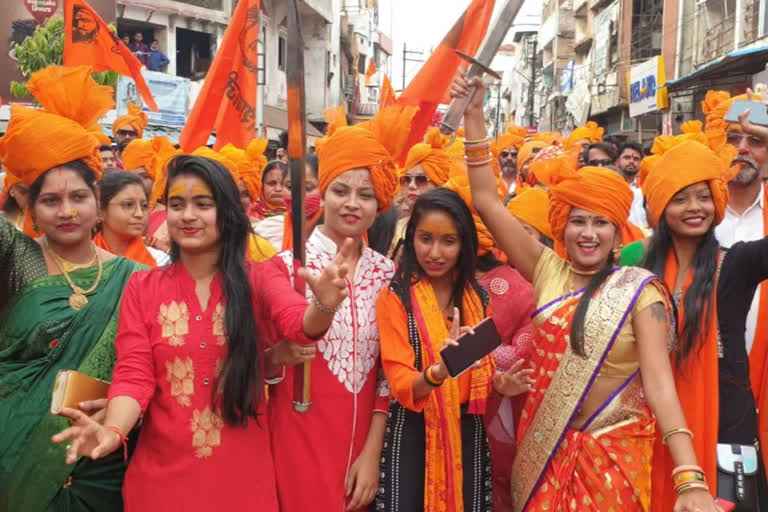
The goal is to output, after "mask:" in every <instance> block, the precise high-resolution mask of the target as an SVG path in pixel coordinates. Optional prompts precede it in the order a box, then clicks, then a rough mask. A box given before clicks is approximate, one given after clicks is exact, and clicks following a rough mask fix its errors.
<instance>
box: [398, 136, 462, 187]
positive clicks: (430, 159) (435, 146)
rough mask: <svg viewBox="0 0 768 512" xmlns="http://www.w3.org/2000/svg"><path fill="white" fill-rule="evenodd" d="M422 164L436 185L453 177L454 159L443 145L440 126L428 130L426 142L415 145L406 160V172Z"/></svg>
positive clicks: (440, 184)
mask: <svg viewBox="0 0 768 512" xmlns="http://www.w3.org/2000/svg"><path fill="white" fill-rule="evenodd" d="M419 164H421V166H422V167H423V168H424V174H426V175H427V178H429V181H431V182H432V183H434V184H435V185H437V186H438V187H439V186H442V185H443V184H444V183H445V182H446V181H448V179H449V178H450V177H451V167H452V165H453V161H452V160H451V157H450V156H449V155H448V152H447V151H446V150H445V148H444V147H443V138H442V136H441V135H440V129H439V128H434V127H433V128H430V129H429V130H427V135H426V142H422V143H420V144H416V145H414V146H413V147H412V148H411V150H410V151H408V157H407V158H406V160H405V167H404V169H405V172H408V171H409V170H411V169H412V168H414V167H415V166H417V165H419Z"/></svg>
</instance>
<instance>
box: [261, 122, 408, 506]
mask: <svg viewBox="0 0 768 512" xmlns="http://www.w3.org/2000/svg"><path fill="white" fill-rule="evenodd" d="M414 112H415V110H414V109H410V108H409V109H404V110H403V109H402V108H401V107H389V108H388V109H384V110H382V111H381V113H380V114H379V116H377V117H376V118H374V120H373V121H372V123H369V124H364V125H362V126H360V125H357V126H354V127H348V126H338V124H337V123H330V125H329V130H328V136H327V137H326V138H325V139H322V140H319V141H318V142H317V152H318V156H319V161H320V169H319V183H318V185H319V189H320V194H321V196H322V197H323V200H324V205H325V213H324V221H323V224H322V225H321V226H318V227H317V228H315V230H314V231H313V232H312V235H311V236H310V238H309V240H308V241H307V243H306V255H307V262H306V263H307V269H308V270H309V271H310V272H311V273H313V274H315V275H317V274H320V273H321V272H322V271H323V269H324V268H326V266H327V265H328V264H329V263H331V262H332V261H333V258H334V257H335V255H336V252H337V250H338V249H337V248H339V247H341V243H342V241H343V240H344V239H345V238H347V239H353V240H354V249H355V250H354V260H355V263H354V264H352V262H350V263H351V264H350V269H354V271H352V270H350V274H349V279H348V286H349V299H348V300H345V301H344V302H343V303H342V304H341V309H340V310H339V312H338V313H337V314H336V316H335V317H334V321H333V324H332V325H331V328H330V329H329V330H328V332H327V333H326V335H325V336H324V337H323V338H322V339H321V340H320V341H319V342H318V343H317V352H318V353H317V355H316V356H314V353H315V351H314V348H312V349H309V348H307V349H305V350H307V351H308V352H309V353H310V354H312V355H311V356H309V357H308V359H310V358H311V359H312V362H311V402H312V405H311V407H310V409H309V411H307V412H305V413H298V412H296V411H295V410H294V408H293V405H292V400H293V389H294V386H293V380H294V376H295V374H296V371H297V370H298V371H302V367H298V368H297V370H296V369H294V368H289V369H288V371H287V372H286V379H285V382H283V383H281V384H280V385H278V386H275V387H274V388H273V391H271V393H270V408H269V409H270V410H269V412H270V427H271V429H272V433H273V434H272V437H273V450H274V453H275V468H276V470H277V487H278V495H279V499H280V510H281V512H304V511H306V510H318V511H323V512H325V511H329V512H331V511H338V512H341V511H344V510H364V509H367V507H368V505H369V504H370V503H371V501H373V498H374V496H375V494H376V489H377V488H378V485H379V461H380V457H381V449H382V443H383V440H384V431H385V428H386V423H387V413H388V412H389V386H388V385H387V384H386V380H385V379H384V376H383V372H382V370H381V360H380V358H379V330H378V327H377V323H376V310H375V307H376V298H377V297H378V294H379V291H380V290H381V289H382V288H383V287H385V286H386V285H387V283H388V282H389V280H390V279H391V278H392V275H393V274H394V271H395V268H394V264H393V263H392V261H390V260H389V259H387V258H385V257H384V256H382V255H380V254H378V253H377V252H375V251H373V250H372V249H370V248H368V247H366V246H365V243H364V240H363V235H364V234H365V233H366V231H367V230H368V228H369V227H370V226H371V224H373V221H374V218H375V217H376V214H377V213H378V212H381V211H384V210H386V209H387V208H389V206H390V205H391V204H392V199H393V197H394V190H395V187H396V186H397V174H396V170H395V165H394V161H393V159H392V156H391V153H390V148H391V147H392V146H391V143H392V142H393V141H392V140H391V139H393V138H398V137H407V135H408V130H407V126H408V124H409V123H410V119H411V117H412V116H413V113H414ZM342 119H343V118H342V117H339V121H341V120H342ZM395 123H403V124H404V125H405V126H406V129H398V130H390V131H388V132H387V133H396V135H395V136H394V137H389V138H387V137H383V136H382V135H383V134H380V133H377V132H376V131H375V130H374V129H373V127H375V126H376V125H377V124H378V125H379V126H381V125H382V124H383V125H385V126H387V127H388V128H390V129H391V128H395V126H394V125H395ZM342 124H343V123H342ZM377 135H378V136H377ZM273 262H274V263H275V264H276V265H277V266H279V267H280V268H281V270H282V271H283V272H285V274H286V275H287V276H290V277H291V278H293V277H294V276H293V274H294V272H293V251H285V252H282V253H280V255H279V256H278V257H277V258H275V259H274V260H273ZM308 298H309V297H308ZM293 341H296V340H293ZM294 346H295V345H294ZM283 348H284V344H281V347H280V348H278V349H277V350H276V351H275V352H279V351H281V350H282V349H283ZM275 362H278V361H275ZM297 482H301V492H297V491H298V488H297Z"/></svg>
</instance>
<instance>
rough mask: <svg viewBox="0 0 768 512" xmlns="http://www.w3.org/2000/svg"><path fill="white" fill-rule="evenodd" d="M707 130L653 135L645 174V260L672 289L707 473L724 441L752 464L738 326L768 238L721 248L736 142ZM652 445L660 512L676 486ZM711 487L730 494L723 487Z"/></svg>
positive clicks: (686, 389)
mask: <svg viewBox="0 0 768 512" xmlns="http://www.w3.org/2000/svg"><path fill="white" fill-rule="evenodd" d="M699 124H700V123H699ZM710 135H711V134H707V133H704V132H701V129H700V126H699V127H698V131H689V132H687V133H684V134H683V135H679V136H677V137H658V138H657V140H656V142H655V143H654V153H655V155H654V156H653V157H650V158H649V161H648V162H646V163H645V164H644V168H645V172H643V175H642V176H641V178H642V182H641V186H642V189H643V195H644V196H645V197H646V200H647V202H648V207H649V211H650V216H651V217H652V220H653V222H654V223H656V224H657V226H658V227H657V229H656V230H655V232H654V234H653V236H652V237H651V238H650V241H649V242H648V248H647V250H646V252H645V257H644V260H643V262H642V263H641V265H642V266H643V267H645V268H647V269H649V270H651V271H653V272H654V273H656V274H657V275H659V276H663V278H664V281H665V282H666V283H667V285H668V286H669V288H670V289H671V290H673V297H674V299H675V303H676V305H677V310H678V337H679V343H678V344H677V347H676V350H675V353H674V357H673V364H674V365H675V385H676V387H677V390H678V393H679V395H680V398H681V403H682V407H683V411H684V412H685V416H686V420H687V423H688V425H689V427H690V429H691V430H692V431H693V435H694V439H693V444H694V448H695V449H696V456H697V458H698V460H699V461H700V463H701V466H702V467H703V468H704V470H705V471H706V472H707V474H711V473H713V472H715V471H716V470H717V466H718V456H719V450H720V447H723V446H725V447H731V446H740V447H741V448H739V451H740V452H741V456H742V457H744V460H745V464H744V465H745V468H749V467H750V466H752V464H750V460H751V461H752V462H754V463H755V466H753V467H754V468H755V469H756V468H757V466H758V464H757V456H756V453H755V452H754V446H756V444H757V437H758V429H757V414H756V412H755V411H756V406H755V402H754V397H753V395H752V393H751V391H750V375H749V373H750V368H749V365H748V356H747V353H746V350H745V343H744V325H745V322H746V314H747V310H748V309H749V305H750V304H751V301H752V296H753V291H754V289H755V288H756V287H757V285H758V284H759V282H760V281H762V280H765V279H766V278H767V277H768V265H766V263H764V261H765V257H764V254H765V251H766V249H765V247H766V244H767V243H768V239H763V240H758V241H754V242H749V243H746V244H737V245H734V247H732V248H731V249H729V250H728V251H727V252H723V251H721V249H720V247H719V244H718V241H717V239H716V238H715V226H716V225H717V224H719V223H720V221H722V219H723V217H724V216H725V208H726V205H727V204H728V186H727V182H728V181H729V180H730V179H731V178H732V177H733V176H734V175H735V174H736V172H737V170H738V168H736V167H735V168H733V169H729V167H730V164H731V162H732V160H733V157H734V156H735V154H736V149H735V148H733V147H732V146H727V145H725V144H724V143H725V140H724V137H723V140H722V141H721V144H718V143H717V140H716V138H715V137H711V136H710ZM718 443H723V444H721V445H719V446H718ZM655 450H656V451H655V454H654V466H653V484H652V488H653V499H652V503H653V510H654V511H658V512H666V511H669V510H671V507H670V506H669V503H670V497H671V496H674V494H673V493H674V489H673V488H672V486H671V485H670V484H669V482H668V480H667V479H666V478H665V475H666V474H667V473H668V472H669V471H670V470H671V469H672V468H673V467H674V463H673V462H672V461H671V460H670V458H669V456H668V455H666V454H665V453H664V450H663V446H662V442H661V438H660V437H659V436H658V435H657V439H656V447H655ZM748 452H752V457H750V456H749V455H750V454H749V453H748ZM759 465H760V466H761V465H762V464H759ZM747 471H748V472H751V471H750V470H749V469H747ZM756 480H757V482H758V493H759V494H765V493H766V488H765V480H764V479H763V478H761V477H760V476H758V478H757V479H756ZM734 483H735V477H734ZM730 487H731V489H734V487H733V486H730ZM711 491H712V493H713V495H714V494H715V491H718V495H720V496H723V497H727V498H728V499H735V497H734V496H731V495H730V491H729V490H728V489H727V488H726V486H724V487H723V488H719V489H715V488H714V486H713V487H712V489H711ZM754 498H756V497H755V496H753V495H752V492H751V491H750V492H748V493H747V495H745V500H743V501H742V502H741V503H740V505H739V509H738V510H757V508H756V507H757V502H756V501H753V499H754ZM763 505H765V504H764V503H763Z"/></svg>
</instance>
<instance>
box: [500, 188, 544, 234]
mask: <svg viewBox="0 0 768 512" xmlns="http://www.w3.org/2000/svg"><path fill="white" fill-rule="evenodd" d="M507 210H509V213H511V214H512V215H514V216H515V217H517V218H518V219H520V220H521V221H523V222H525V223H526V224H530V225H531V226H533V227H534V228H536V230H537V231H539V232H540V233H541V234H542V235H544V236H546V237H547V238H550V239H551V238H553V236H552V227H551V226H550V225H549V196H548V195H547V191H546V190H544V189H541V188H538V187H530V188H526V189H525V190H523V191H522V192H520V193H519V194H517V195H516V196H515V197H513V198H512V199H511V200H510V201H509V203H507Z"/></svg>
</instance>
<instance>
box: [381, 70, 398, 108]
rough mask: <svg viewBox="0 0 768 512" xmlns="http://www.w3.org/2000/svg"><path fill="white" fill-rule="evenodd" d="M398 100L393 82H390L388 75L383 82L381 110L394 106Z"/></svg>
mask: <svg viewBox="0 0 768 512" xmlns="http://www.w3.org/2000/svg"><path fill="white" fill-rule="evenodd" d="M396 100H397V96H395V90H394V89H393V88H392V82H390V81H389V77H388V76H387V75H384V79H383V80H382V81H381V91H380V92H379V108H384V107H389V106H390V105H394V104H395V101H396Z"/></svg>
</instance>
